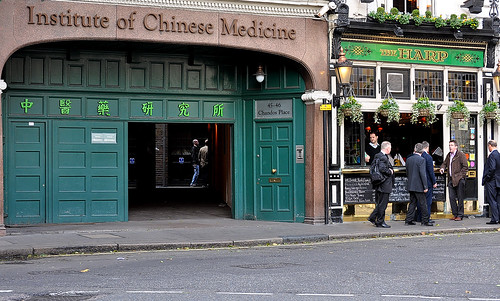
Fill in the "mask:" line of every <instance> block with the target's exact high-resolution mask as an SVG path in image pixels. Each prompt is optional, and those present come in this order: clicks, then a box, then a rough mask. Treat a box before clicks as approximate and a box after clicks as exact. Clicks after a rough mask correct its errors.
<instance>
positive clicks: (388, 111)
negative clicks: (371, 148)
mask: <svg viewBox="0 0 500 301" xmlns="http://www.w3.org/2000/svg"><path fill="white" fill-rule="evenodd" d="M379 114H380V115H382V116H384V117H387V123H390V122H399V118H400V115H399V105H398V103H397V102H396V99H394V98H393V97H392V96H388V97H387V98H386V99H384V100H383V101H382V104H381V105H380V106H379V107H378V108H377V111H375V114H374V115H373V119H374V121H375V123H380V117H379Z"/></svg>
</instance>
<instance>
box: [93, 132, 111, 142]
mask: <svg viewBox="0 0 500 301" xmlns="http://www.w3.org/2000/svg"><path fill="white" fill-rule="evenodd" d="M97 143H99V144H116V133H92V144H97Z"/></svg>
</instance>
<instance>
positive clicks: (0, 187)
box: [0, 79, 7, 236]
mask: <svg viewBox="0 0 500 301" xmlns="http://www.w3.org/2000/svg"><path fill="white" fill-rule="evenodd" d="M6 88H7V84H6V83H5V81H4V80H3V79H0V116H2V117H1V118H0V236H5V235H6V234H7V231H6V230H5V223H4V219H3V216H4V212H3V208H4V194H5V190H4V183H3V179H4V170H3V127H2V124H3V120H2V118H3V115H2V104H3V99H2V91H3V90H5V89H6Z"/></svg>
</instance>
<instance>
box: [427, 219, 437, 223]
mask: <svg viewBox="0 0 500 301" xmlns="http://www.w3.org/2000/svg"><path fill="white" fill-rule="evenodd" d="M435 222H436V221H433V220H431V219H430V220H429V221H428V223H431V224H434V223H435Z"/></svg>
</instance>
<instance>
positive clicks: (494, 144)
mask: <svg viewBox="0 0 500 301" xmlns="http://www.w3.org/2000/svg"><path fill="white" fill-rule="evenodd" d="M488 145H491V146H492V147H497V142H496V141H495V140H490V141H488Z"/></svg>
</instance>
